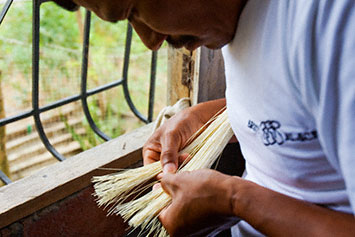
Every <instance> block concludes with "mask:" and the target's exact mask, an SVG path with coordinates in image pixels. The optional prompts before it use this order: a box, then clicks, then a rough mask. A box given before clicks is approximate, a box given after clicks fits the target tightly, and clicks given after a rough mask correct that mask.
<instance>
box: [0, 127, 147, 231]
mask: <svg viewBox="0 0 355 237" xmlns="http://www.w3.org/2000/svg"><path fill="white" fill-rule="evenodd" d="M152 125H153V124H150V125H146V126H144V127H141V128H139V129H137V130H135V131H133V132H130V133H127V134H125V135H122V136H120V137H118V138H116V139H113V140H111V141H109V142H106V143H104V144H102V145H100V146H97V147H95V148H92V149H90V150H87V151H85V152H83V153H80V154H78V155H76V156H74V157H72V158H70V159H67V160H65V161H63V162H60V163H57V164H54V165H52V166H50V167H47V168H45V169H42V170H40V171H39V172H38V173H36V174H35V175H32V176H29V177H26V178H24V179H22V180H19V181H17V182H14V183H12V184H10V185H7V186H5V187H2V188H0V228H3V227H5V226H7V225H9V224H11V223H13V222H14V221H16V220H19V219H20V218H23V217H25V216H28V215H30V214H32V213H34V212H35V211H38V210H40V209H42V208H43V207H46V206H48V205H50V204H52V203H55V202H57V201H59V200H61V199H63V198H65V197H67V196H69V195H71V194H73V193H74V192H77V191H79V190H82V189H83V188H85V187H87V186H89V185H91V182H90V180H91V178H92V177H93V176H95V175H103V174H106V173H110V172H112V171H107V170H103V169H100V168H125V167H128V166H130V165H132V164H134V163H136V162H138V161H139V160H141V148H142V146H143V144H144V142H145V141H146V140H147V139H148V137H149V136H150V134H151V130H152V128H153V126H152Z"/></svg>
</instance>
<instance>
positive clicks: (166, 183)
mask: <svg viewBox="0 0 355 237" xmlns="http://www.w3.org/2000/svg"><path fill="white" fill-rule="evenodd" d="M174 177H175V174H169V173H168V174H164V175H163V178H162V179H161V180H160V181H161V183H160V184H161V187H162V188H163V190H164V192H166V193H167V194H169V196H171V197H173V194H174V190H175V189H176V184H175V182H174V180H175V179H174Z"/></svg>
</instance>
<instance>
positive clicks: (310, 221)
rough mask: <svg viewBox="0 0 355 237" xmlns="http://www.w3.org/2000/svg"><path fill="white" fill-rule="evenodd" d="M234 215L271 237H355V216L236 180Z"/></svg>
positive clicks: (234, 183) (233, 200)
mask: <svg viewBox="0 0 355 237" xmlns="http://www.w3.org/2000/svg"><path fill="white" fill-rule="evenodd" d="M231 182H232V183H233V184H232V186H233V194H232V195H233V197H232V199H231V200H232V201H231V206H232V209H233V213H234V214H235V215H236V216H238V217H240V218H242V219H243V220H245V221H247V222H248V223H249V224H250V225H252V226H253V227H254V228H255V229H257V230H259V231H260V232H262V233H264V234H266V235H268V236H353V235H354V233H355V218H354V216H353V215H350V214H345V213H341V212H336V211H332V210H329V209H327V208H323V207H320V206H317V205H313V204H310V203H306V202H303V201H300V200H297V199H294V198H291V197H288V196H285V195H282V194H280V193H277V192H274V191H272V190H269V189H266V188H264V187H261V186H259V185H257V184H255V183H252V182H249V181H244V180H241V179H239V178H236V177H233V178H232V179H231Z"/></svg>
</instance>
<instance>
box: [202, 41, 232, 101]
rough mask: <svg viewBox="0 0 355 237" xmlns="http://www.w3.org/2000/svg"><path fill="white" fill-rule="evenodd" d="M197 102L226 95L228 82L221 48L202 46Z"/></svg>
mask: <svg viewBox="0 0 355 237" xmlns="http://www.w3.org/2000/svg"><path fill="white" fill-rule="evenodd" d="M199 61H200V64H199V80H198V95H197V103H201V102H204V101H208V100H214V99H220V98H224V97H225V90H226V82H225V69H224V60H223V55H222V52H221V50H211V49H207V48H206V47H202V48H201V53H200V58H199Z"/></svg>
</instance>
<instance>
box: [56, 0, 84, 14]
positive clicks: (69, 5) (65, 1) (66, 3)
mask: <svg viewBox="0 0 355 237" xmlns="http://www.w3.org/2000/svg"><path fill="white" fill-rule="evenodd" d="M53 2H55V3H56V4H57V5H59V6H61V7H63V8H64V9H66V10H69V11H76V10H78V9H79V6H78V5H76V4H75V3H74V2H73V1H71V0H53Z"/></svg>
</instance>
